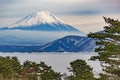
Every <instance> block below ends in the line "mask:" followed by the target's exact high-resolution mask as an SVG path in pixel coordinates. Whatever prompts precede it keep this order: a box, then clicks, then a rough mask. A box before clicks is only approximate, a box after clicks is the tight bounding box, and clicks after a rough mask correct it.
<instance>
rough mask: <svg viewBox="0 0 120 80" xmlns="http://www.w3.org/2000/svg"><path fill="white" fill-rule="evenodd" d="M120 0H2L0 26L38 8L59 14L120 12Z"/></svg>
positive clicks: (80, 14) (83, 14) (89, 14)
mask: <svg viewBox="0 0 120 80" xmlns="http://www.w3.org/2000/svg"><path fill="white" fill-rule="evenodd" d="M119 3H120V0H0V27H1V26H7V25H10V24H12V23H13V22H15V20H17V19H20V18H22V17H24V16H26V15H29V14H31V13H33V12H36V11H38V10H47V11H50V12H52V13H53V14H55V15H57V16H68V15H69V16H70V15H72V16H86V15H87V16H93V15H101V17H102V16H104V14H105V15H106V14H108V15H110V14H112V15H114V14H120V5H119Z"/></svg>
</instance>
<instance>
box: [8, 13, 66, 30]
mask: <svg viewBox="0 0 120 80" xmlns="http://www.w3.org/2000/svg"><path fill="white" fill-rule="evenodd" d="M39 24H51V25H52V24H56V25H57V24H64V23H63V21H62V20H60V19H59V18H57V17H55V16H54V15H53V14H52V13H50V12H48V11H41V12H40V11H38V12H36V13H33V14H30V15H28V16H26V17H25V18H23V19H22V20H19V21H18V22H16V23H15V24H14V25H12V26H9V28H14V27H18V26H21V27H25V26H26V27H27V26H32V25H39Z"/></svg>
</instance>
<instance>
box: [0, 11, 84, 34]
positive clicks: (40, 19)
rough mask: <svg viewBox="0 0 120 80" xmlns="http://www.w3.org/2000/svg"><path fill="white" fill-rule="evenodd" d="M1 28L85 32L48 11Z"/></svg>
mask: <svg viewBox="0 0 120 80" xmlns="http://www.w3.org/2000/svg"><path fill="white" fill-rule="evenodd" d="M0 30H38V31H67V32H80V33H81V34H85V33H83V32H81V31H79V30H78V29H76V28H74V27H72V26H70V25H68V24H65V23H64V22H63V21H62V20H60V19H59V18H57V17H55V16H54V15H53V14H52V13H50V12H48V11H38V12H36V13H33V14H30V15H28V16H26V17H24V18H23V19H21V20H19V21H18V22H16V23H15V24H13V25H11V26H9V27H4V28H0Z"/></svg>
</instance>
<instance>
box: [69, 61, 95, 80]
mask: <svg viewBox="0 0 120 80" xmlns="http://www.w3.org/2000/svg"><path fill="white" fill-rule="evenodd" d="M70 66H71V67H70V68H68V70H69V71H70V72H72V74H73V75H71V76H69V79H68V80H95V79H94V77H93V73H92V68H91V67H90V66H89V65H87V63H86V62H85V61H84V60H80V59H78V60H75V61H73V62H71V63H70Z"/></svg>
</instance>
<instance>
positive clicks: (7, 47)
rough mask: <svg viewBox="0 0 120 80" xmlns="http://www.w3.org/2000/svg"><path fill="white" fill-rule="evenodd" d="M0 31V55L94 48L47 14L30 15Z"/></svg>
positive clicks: (93, 44)
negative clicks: (4, 53)
mask: <svg viewBox="0 0 120 80" xmlns="http://www.w3.org/2000/svg"><path fill="white" fill-rule="evenodd" d="M0 30H1V31H0V52H85V51H94V49H95V46H96V45H95V42H96V41H95V40H93V39H91V38H88V37H86V34H85V33H84V32H82V31H79V30H78V29H76V28H74V27H72V26H70V25H68V24H65V23H64V22H63V21H62V20H60V19H59V18H57V17H56V16H54V15H53V14H52V13H50V12H48V11H38V12H36V13H33V14H30V15H28V16H26V17H24V18H23V19H21V20H19V21H17V22H16V23H15V24H13V25H11V26H8V27H3V28H0ZM69 35H71V36H69Z"/></svg>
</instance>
